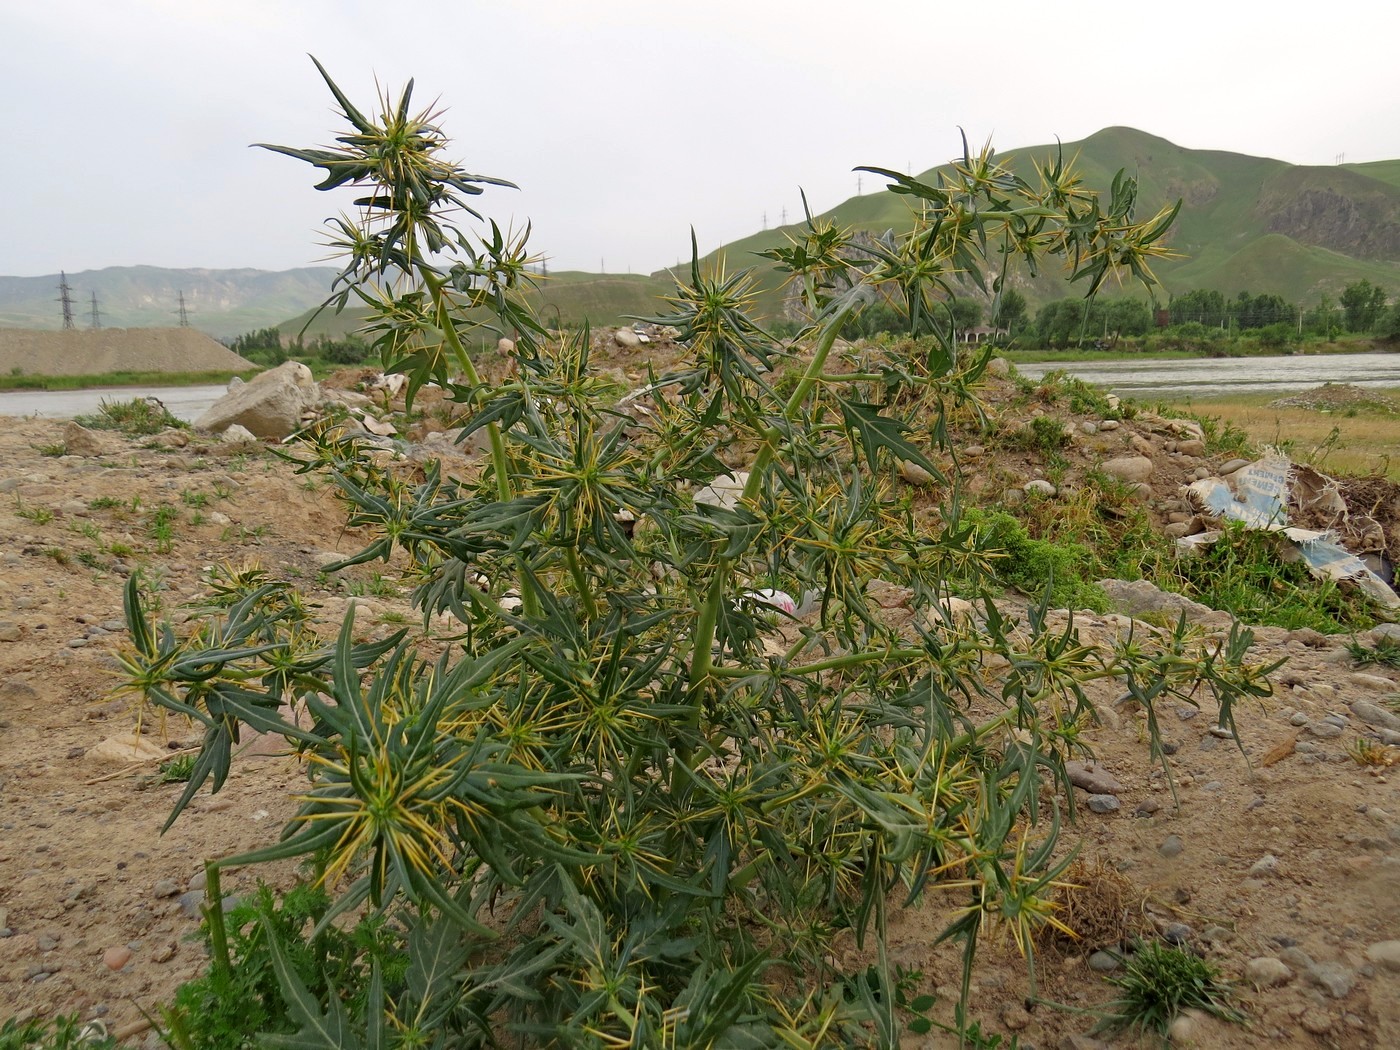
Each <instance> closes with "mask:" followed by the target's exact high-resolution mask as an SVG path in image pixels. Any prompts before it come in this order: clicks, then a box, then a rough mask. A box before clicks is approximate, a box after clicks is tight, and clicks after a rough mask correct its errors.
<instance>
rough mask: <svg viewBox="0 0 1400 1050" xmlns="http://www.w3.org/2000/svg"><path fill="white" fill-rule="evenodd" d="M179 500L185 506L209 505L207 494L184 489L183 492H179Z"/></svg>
mask: <svg viewBox="0 0 1400 1050" xmlns="http://www.w3.org/2000/svg"><path fill="white" fill-rule="evenodd" d="M180 502H181V503H183V504H184V505H185V506H187V507H207V506H209V494H208V493H207V492H195V491H194V490H193V489H185V491H184V492H182V493H180Z"/></svg>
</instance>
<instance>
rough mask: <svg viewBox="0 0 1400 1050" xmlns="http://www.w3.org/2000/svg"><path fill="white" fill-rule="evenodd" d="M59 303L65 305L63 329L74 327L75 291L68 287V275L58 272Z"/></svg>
mask: <svg viewBox="0 0 1400 1050" xmlns="http://www.w3.org/2000/svg"><path fill="white" fill-rule="evenodd" d="M58 301H59V302H60V303H62V304H63V327H64V328H72V327H73V289H72V288H70V287H68V275H67V274H66V273H64V272H63V271H62V270H59V271H58Z"/></svg>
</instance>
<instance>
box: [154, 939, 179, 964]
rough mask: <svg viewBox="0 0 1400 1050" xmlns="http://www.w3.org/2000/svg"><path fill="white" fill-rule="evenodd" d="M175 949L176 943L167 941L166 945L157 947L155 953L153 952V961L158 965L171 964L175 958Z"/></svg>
mask: <svg viewBox="0 0 1400 1050" xmlns="http://www.w3.org/2000/svg"><path fill="white" fill-rule="evenodd" d="M175 949H176V945H175V942H174V941H166V942H165V943H164V944H162V945H159V946H157V948H156V950H155V951H153V952H151V961H152V962H158V963H163V962H169V961H170V960H171V959H173V958H175Z"/></svg>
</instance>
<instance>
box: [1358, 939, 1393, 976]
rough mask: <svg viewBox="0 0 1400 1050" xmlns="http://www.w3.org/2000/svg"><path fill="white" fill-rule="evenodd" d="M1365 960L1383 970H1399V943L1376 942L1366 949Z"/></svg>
mask: <svg viewBox="0 0 1400 1050" xmlns="http://www.w3.org/2000/svg"><path fill="white" fill-rule="evenodd" d="M1366 958H1368V959H1370V960H1371V961H1372V962H1373V963H1375V964H1376V965H1377V966H1379V967H1380V968H1381V969H1383V970H1400V941H1377V942H1376V943H1375V944H1373V945H1371V946H1370V947H1369V948H1367V949H1366Z"/></svg>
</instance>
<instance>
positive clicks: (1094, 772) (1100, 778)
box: [1065, 761, 1123, 795]
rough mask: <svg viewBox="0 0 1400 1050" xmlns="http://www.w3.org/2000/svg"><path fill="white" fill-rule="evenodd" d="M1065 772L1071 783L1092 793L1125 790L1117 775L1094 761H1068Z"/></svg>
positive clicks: (1112, 792) (1103, 793)
mask: <svg viewBox="0 0 1400 1050" xmlns="http://www.w3.org/2000/svg"><path fill="white" fill-rule="evenodd" d="M1065 773H1066V775H1067V776H1068V777H1069V782H1070V783H1071V784H1073V785H1074V786H1075V787H1077V788H1083V789H1084V790H1085V791H1087V792H1089V794H1091V795H1116V794H1118V793H1119V792H1120V791H1122V790H1123V785H1122V784H1120V783H1119V782H1118V778H1117V777H1115V776H1114V775H1113V774H1112V773H1110V772H1109V771H1108V770H1106V769H1104V768H1103V767H1102V766H1098V765H1094V764H1092V763H1086V762H1077V761H1070V762H1066V763H1065Z"/></svg>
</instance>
